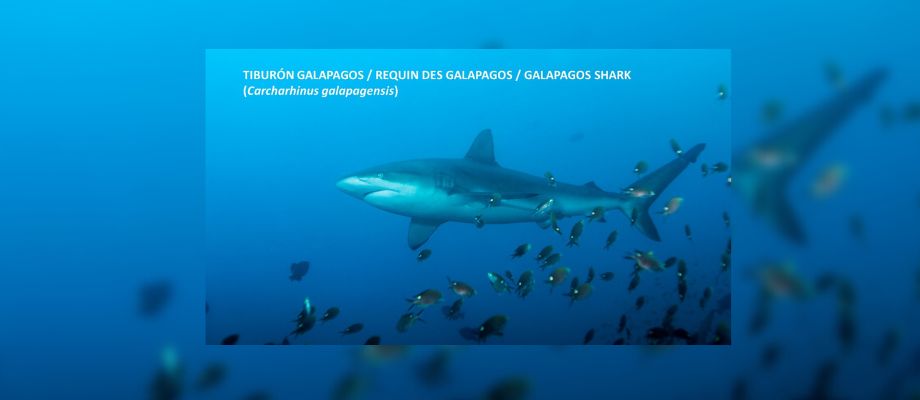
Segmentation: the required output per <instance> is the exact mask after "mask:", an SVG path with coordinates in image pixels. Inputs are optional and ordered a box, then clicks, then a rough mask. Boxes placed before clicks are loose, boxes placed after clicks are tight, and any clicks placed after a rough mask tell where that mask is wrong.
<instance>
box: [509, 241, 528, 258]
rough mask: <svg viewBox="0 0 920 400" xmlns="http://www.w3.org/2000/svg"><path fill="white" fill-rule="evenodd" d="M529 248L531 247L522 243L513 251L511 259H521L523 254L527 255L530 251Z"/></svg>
mask: <svg viewBox="0 0 920 400" xmlns="http://www.w3.org/2000/svg"><path fill="white" fill-rule="evenodd" d="M530 247H531V246H530V243H524V244H522V245H520V246H518V247H517V248H515V249H514V253H511V258H521V257H523V256H524V255H525V254H527V252H528V251H530Z"/></svg>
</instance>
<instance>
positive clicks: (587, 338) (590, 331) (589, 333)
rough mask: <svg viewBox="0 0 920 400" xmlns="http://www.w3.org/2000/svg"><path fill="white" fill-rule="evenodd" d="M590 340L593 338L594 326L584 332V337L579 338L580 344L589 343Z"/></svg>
mask: <svg viewBox="0 0 920 400" xmlns="http://www.w3.org/2000/svg"><path fill="white" fill-rule="evenodd" d="M592 340H594V328H591V329H588V331H587V332H585V337H584V339H582V340H581V344H588V343H591V341H592Z"/></svg>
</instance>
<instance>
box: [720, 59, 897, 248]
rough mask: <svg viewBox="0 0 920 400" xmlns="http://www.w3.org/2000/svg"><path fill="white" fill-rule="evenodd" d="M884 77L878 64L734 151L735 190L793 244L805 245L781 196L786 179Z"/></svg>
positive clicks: (793, 212) (802, 232) (784, 199)
mask: <svg viewBox="0 0 920 400" xmlns="http://www.w3.org/2000/svg"><path fill="white" fill-rule="evenodd" d="M886 76H887V72H886V71H885V70H881V69H880V70H876V71H873V72H870V73H868V74H866V75H865V76H864V77H862V78H861V79H860V80H858V81H856V82H855V83H854V84H853V85H851V86H849V87H848V88H846V89H844V90H843V91H842V92H840V93H839V94H837V95H836V96H834V97H833V98H831V99H830V100H827V101H825V102H824V103H822V104H820V105H818V106H817V107H816V108H814V109H813V110H812V111H810V112H808V113H805V114H803V115H802V116H800V117H799V118H797V119H795V120H792V121H791V122H789V123H787V124H785V125H784V126H781V127H780V128H778V129H777V130H776V131H774V132H772V133H770V134H768V135H767V136H766V137H764V138H763V139H761V140H760V141H759V142H757V143H756V144H754V145H753V146H752V147H750V148H748V149H745V150H743V151H741V152H739V153H737V154H735V155H733V157H732V168H733V170H734V174H735V177H736V179H735V182H736V183H737V184H736V185H735V187H737V191H738V192H739V193H741V195H742V196H743V197H744V199H745V200H746V201H747V202H748V203H749V204H750V205H751V206H752V208H753V209H754V212H755V213H756V214H758V215H760V216H762V217H764V218H765V219H766V220H767V221H768V222H769V223H771V224H772V225H773V226H774V227H775V228H776V229H777V230H778V231H779V233H780V234H782V235H783V236H784V237H786V238H787V239H789V240H790V241H792V242H793V243H796V244H804V243H805V242H806V240H807V235H806V233H805V230H804V229H803V227H802V224H801V223H800V222H799V219H798V218H797V217H796V213H795V211H794V210H793V208H792V205H791V204H790V202H789V200H788V199H787V197H786V191H787V188H788V186H789V182H790V181H791V180H792V178H793V177H794V176H795V175H796V174H797V173H798V171H799V170H800V169H801V168H802V167H803V166H804V165H805V164H806V163H807V162H808V161H809V160H811V158H812V156H813V155H814V153H815V152H816V151H817V149H818V148H820V146H821V145H822V144H824V142H826V141H827V140H828V139H829V138H830V137H831V135H833V134H834V132H836V131H837V128H838V127H839V126H840V125H842V124H843V123H844V121H846V119H847V118H848V117H849V116H850V115H851V114H852V113H853V112H855V111H856V110H857V109H858V108H860V107H861V106H863V105H864V104H865V103H866V102H868V101H869V99H870V98H871V97H872V95H873V94H874V93H875V92H876V90H877V89H878V88H879V87H880V86H881V84H882V83H883V82H884V81H885V79H886Z"/></svg>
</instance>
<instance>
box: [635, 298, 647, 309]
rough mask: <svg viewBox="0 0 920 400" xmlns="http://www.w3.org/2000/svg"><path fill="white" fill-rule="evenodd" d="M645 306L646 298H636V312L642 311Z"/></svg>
mask: <svg viewBox="0 0 920 400" xmlns="http://www.w3.org/2000/svg"><path fill="white" fill-rule="evenodd" d="M644 305H645V296H639V297H638V298H636V311H639V310H641V309H642V306H644Z"/></svg>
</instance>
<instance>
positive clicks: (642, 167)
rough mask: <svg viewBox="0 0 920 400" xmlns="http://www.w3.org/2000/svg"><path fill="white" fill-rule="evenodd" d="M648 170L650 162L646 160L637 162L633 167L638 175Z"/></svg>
mask: <svg viewBox="0 0 920 400" xmlns="http://www.w3.org/2000/svg"><path fill="white" fill-rule="evenodd" d="M646 170H648V163H647V162H645V161H639V162H637V163H636V166H635V167H633V173H634V174H636V175H642V174H644V173H645V171H646Z"/></svg>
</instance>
